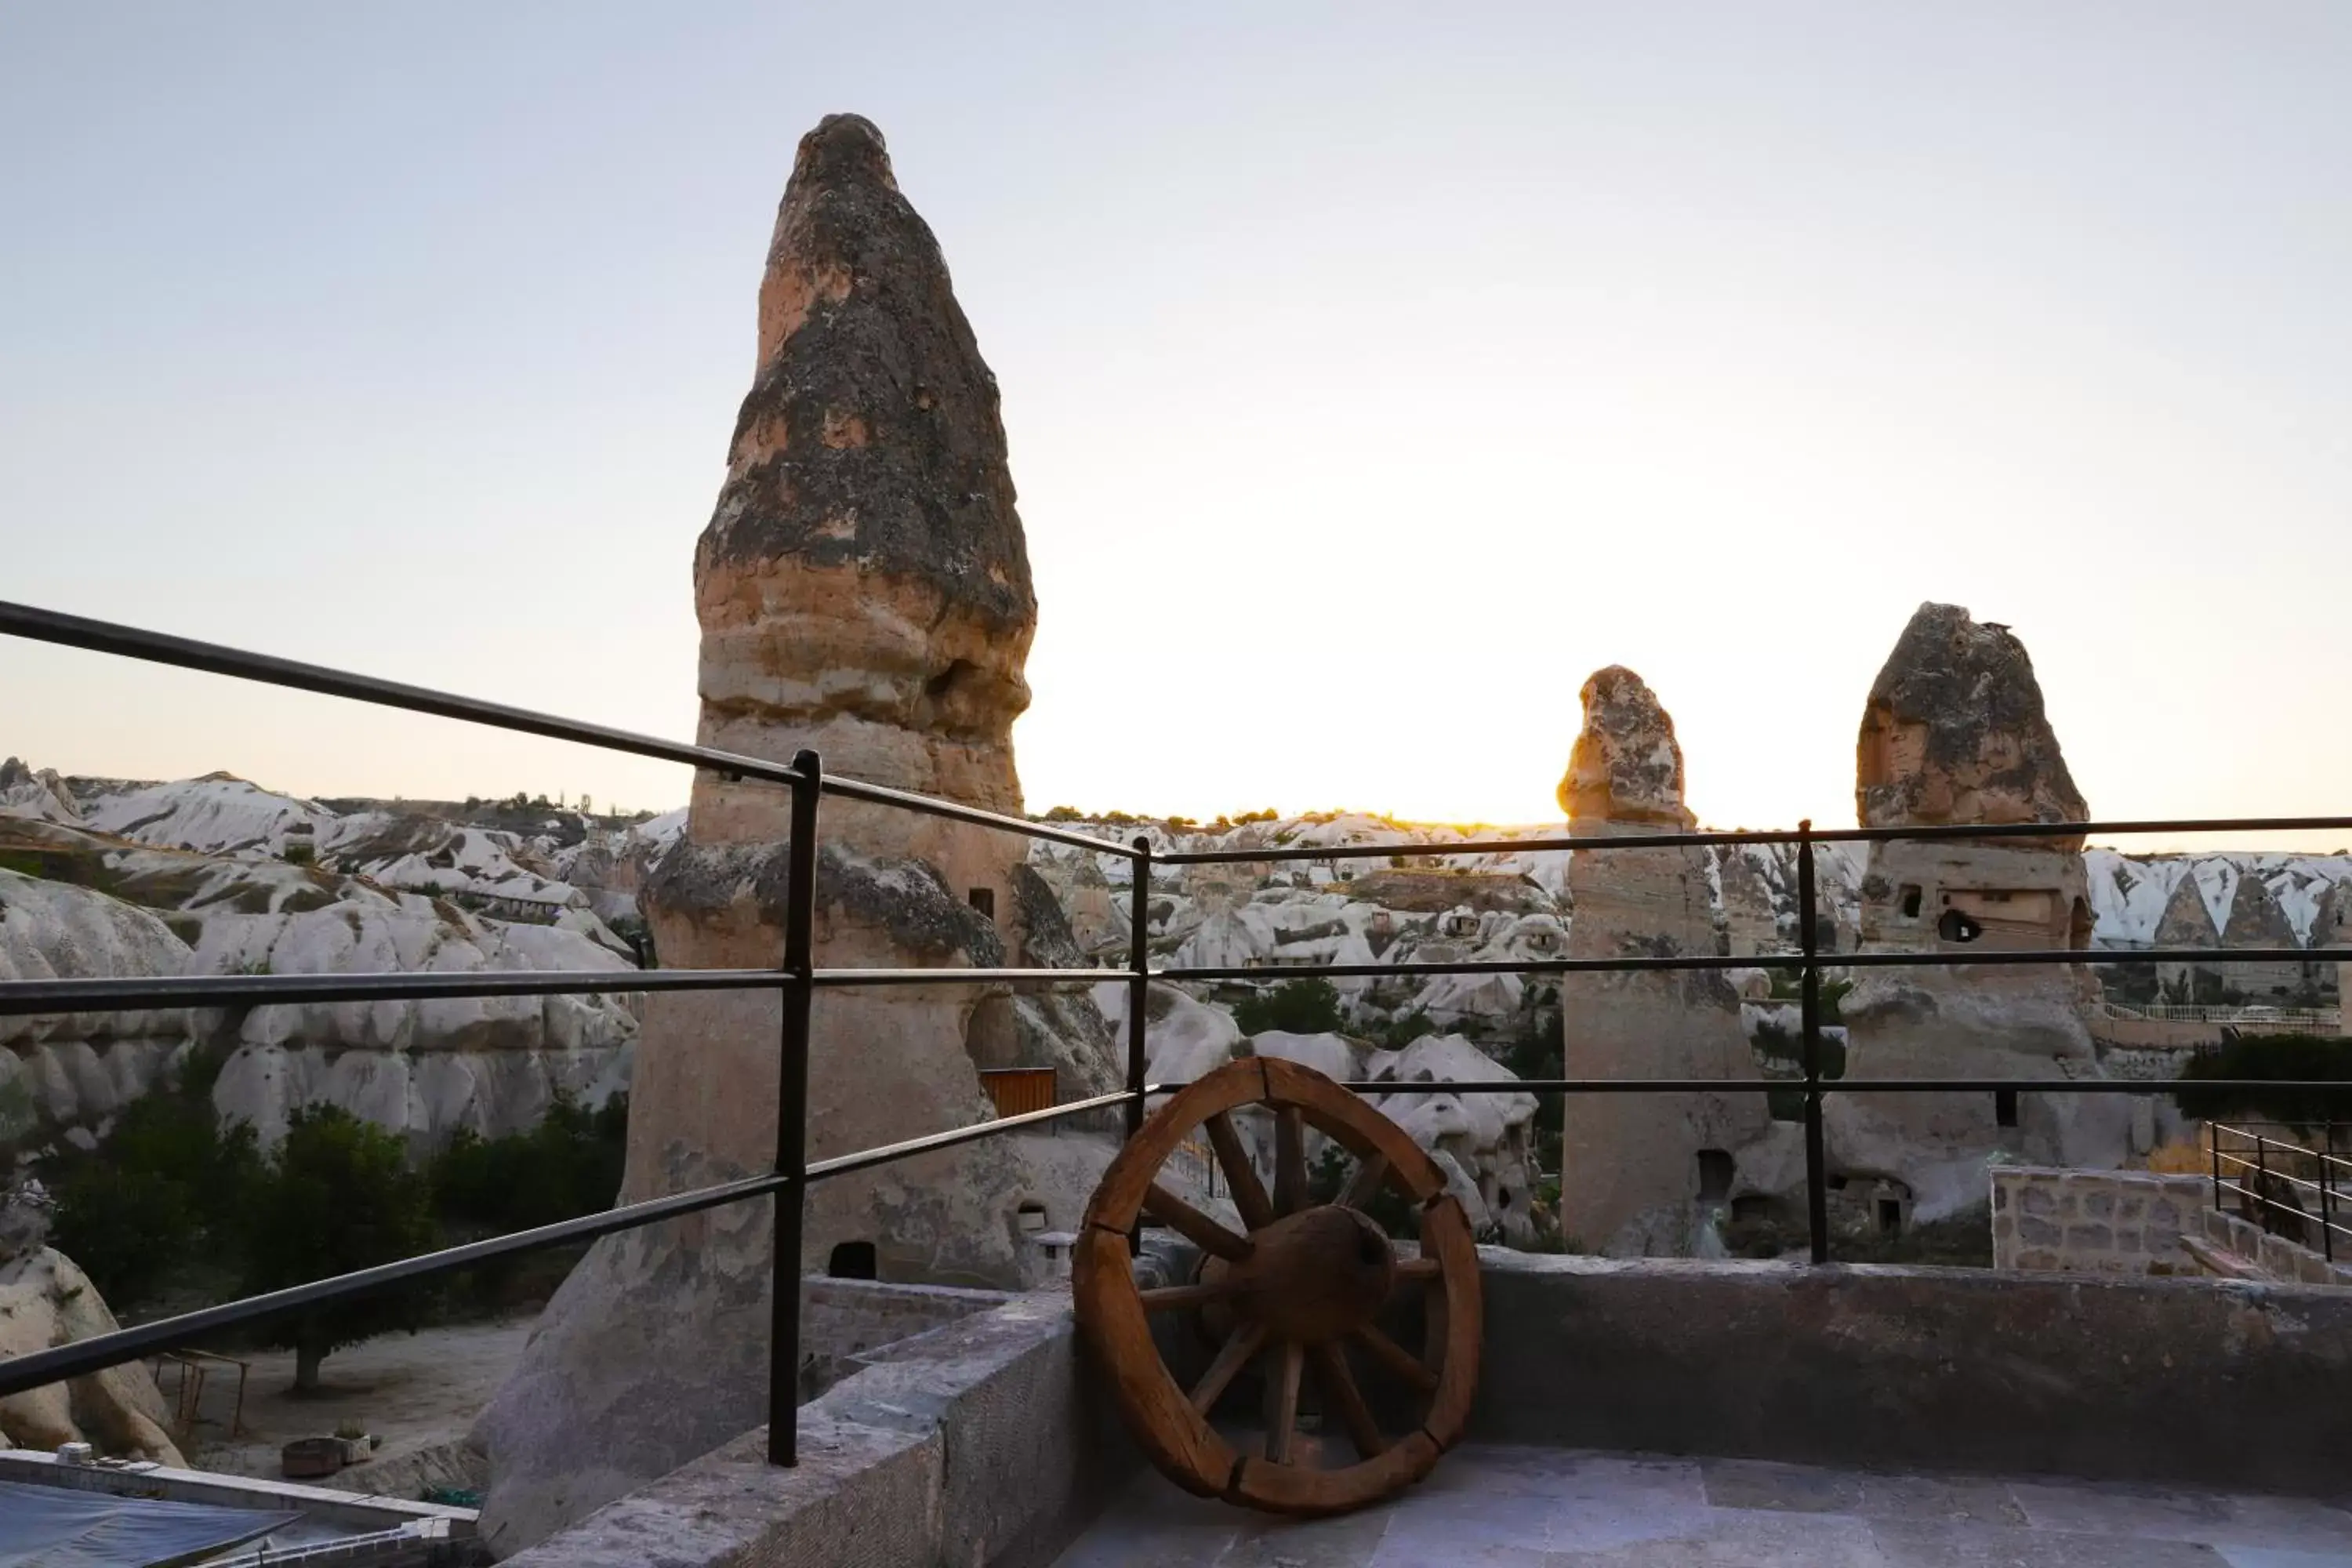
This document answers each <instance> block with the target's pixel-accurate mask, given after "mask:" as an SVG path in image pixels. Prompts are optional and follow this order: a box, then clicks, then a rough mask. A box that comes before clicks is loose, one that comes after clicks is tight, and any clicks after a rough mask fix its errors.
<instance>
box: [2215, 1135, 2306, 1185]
mask: <svg viewBox="0 0 2352 1568" xmlns="http://www.w3.org/2000/svg"><path fill="white" fill-rule="evenodd" d="M2278 1152H2279V1153H2281V1154H2290V1153H2308V1152H2309V1151H2307V1150H2293V1149H2287V1148H2284V1147H2283V1146H2282V1147H2280V1148H2279V1149H2278ZM2213 1159H2214V1162H2215V1163H2217V1164H2218V1163H2221V1162H2222V1161H2224V1160H2226V1161H2228V1162H2229V1163H2231V1164H2232V1165H2235V1166H2237V1167H2238V1169H2240V1170H2242V1171H2259V1172H2261V1173H2263V1174H2264V1175H2267V1176H2276V1177H2277V1178H2278V1179H2279V1180H2281V1181H2283V1182H2290V1183H2293V1184H2294V1185H2296V1186H2298V1187H2309V1188H2310V1189H2311V1190H2312V1191H2313V1192H2319V1191H2322V1190H2323V1189H2324V1190H2326V1192H2328V1193H2331V1194H2332V1193H2334V1192H2335V1191H2336V1187H2335V1184H2333V1183H2323V1182H2318V1181H2315V1180H2314V1179H2312V1178H2311V1177H2309V1176H2295V1175H2290V1174H2288V1173H2286V1172H2284V1171H2283V1170H2281V1169H2279V1168H2278V1167H2277V1166H2275V1165H2272V1164H2268V1163H2264V1162H2263V1161H2261V1160H2249V1159H2246V1158H2245V1157H2244V1156H2243V1155H2242V1154H2240V1153H2238V1152H2235V1151H2233V1150H2229V1149H2216V1150H2214V1151H2213Z"/></svg>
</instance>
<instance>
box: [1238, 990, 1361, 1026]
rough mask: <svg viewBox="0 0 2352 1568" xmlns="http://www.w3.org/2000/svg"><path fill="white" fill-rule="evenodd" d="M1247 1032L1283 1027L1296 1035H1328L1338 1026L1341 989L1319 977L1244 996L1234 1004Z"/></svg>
mask: <svg viewBox="0 0 2352 1568" xmlns="http://www.w3.org/2000/svg"><path fill="white" fill-rule="evenodd" d="M1234 1023H1236V1024H1238V1025H1240V1026H1241V1031H1242V1033H1243V1034H1244V1035H1262V1034H1264V1033H1265V1032H1266V1031H1267V1030H1268V1029H1284V1030H1287V1031H1288V1032H1289V1033H1291V1034H1294V1035H1327V1034H1332V1033H1335V1032H1337V1031H1338V1029H1339V988H1338V987H1336V986H1334V985H1333V984H1331V983H1330V982H1329V981H1328V980H1323V979H1319V978H1312V977H1310V978H1306V979H1300V980H1286V981H1284V982H1283V983H1282V984H1279V985H1277V986H1276V987H1275V988H1274V989H1273V990H1271V991H1260V992H1256V993H1255V994H1251V995H1248V996H1244V997H1243V998H1242V999H1241V1001H1240V1002H1239V1003H1237V1004H1236V1005H1234Z"/></svg>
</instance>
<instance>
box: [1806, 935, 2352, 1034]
mask: <svg viewBox="0 0 2352 1568" xmlns="http://www.w3.org/2000/svg"><path fill="white" fill-rule="evenodd" d="M2346 962H2352V947H2150V948H2142V949H2140V950H2138V951H2137V952H2132V951H2128V950H2126V949H2124V948H2116V947H2084V948H2068V947H2034V948H2026V947H2011V948H2001V947H1989V948H1985V949H1983V950H1982V951H1977V950H1974V949H1961V948H1951V947H1941V948H1935V949H1932V950H1923V951H1920V952H1842V953H1839V954H1837V955H1836V956H1835V957H1831V956H1829V955H1827V954H1824V955H1823V957H1822V967H1823V968H1825V969H1901V968H1904V967H1906V966H1919V965H1925V966H1931V967H1932V966H1936V965H1942V964H1956V965H1966V964H1980V963H1982V964H1990V963H2346ZM2255 1021H2256V1022H2260V1021H2261V1020H2259V1019H2258V1020H2255Z"/></svg>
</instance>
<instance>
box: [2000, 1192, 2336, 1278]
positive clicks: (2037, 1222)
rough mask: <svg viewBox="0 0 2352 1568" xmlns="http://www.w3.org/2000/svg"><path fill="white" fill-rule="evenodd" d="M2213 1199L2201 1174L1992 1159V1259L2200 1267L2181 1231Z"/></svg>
mask: <svg viewBox="0 0 2352 1568" xmlns="http://www.w3.org/2000/svg"><path fill="white" fill-rule="evenodd" d="M2212 1201H2213V1198H2212V1184H2210V1182H2208V1181H2207V1180H2206V1179H2205V1178H2204V1177H2202V1176H2183V1175H2166V1174H2162V1173H2158V1172H2154V1171H2072V1170H2058V1169H2053V1168H2052V1167H2049V1166H2042V1165H2004V1166H1996V1167H1995V1168H1994V1170H1993V1173H1992V1262H1993V1267H1994V1268H2026V1269H2057V1270H2062V1271H2072V1272H2079V1273H2095V1274H2197V1273H2199V1272H2200V1269H2199V1268H2198V1266H2197V1263H2196V1260H2195V1259H2193V1258H2190V1257H2189V1254H2188V1253H2187V1252H2185V1251H2184V1250H2182V1248H2181V1246H2180V1238H2181V1236H2182V1235H2183V1234H2184V1233H2186V1234H2188V1235H2191V1236H2196V1235H2200V1234H2202V1226H2203V1225H2204V1220H2203V1217H2202V1215H2203V1211H2204V1210H2206V1209H2208V1208H2210V1207H2211V1206H2212ZM2290 1278H2292V1276H2290Z"/></svg>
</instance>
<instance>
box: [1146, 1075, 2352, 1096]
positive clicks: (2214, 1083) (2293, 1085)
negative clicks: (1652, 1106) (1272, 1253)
mask: <svg viewBox="0 0 2352 1568" xmlns="http://www.w3.org/2000/svg"><path fill="white" fill-rule="evenodd" d="M1191 1087H1192V1085H1190V1084H1188V1083H1155V1084H1153V1085H1152V1086H1151V1087H1150V1090H1149V1091H1148V1092H1150V1093H1151V1094H1154V1095H1160V1094H1173V1093H1175V1092H1176V1091H1177V1090H1178V1089H1190V1088H1191ZM1804 1087H1805V1080H1804V1079H1801V1078H1514V1079H1454V1080H1448V1079H1428V1080H1414V1081H1412V1082H1398V1081H1394V1080H1391V1079H1346V1080H1344V1081H1341V1082H1340V1083H1339V1088H1341V1089H1351V1090H1353V1091H1354V1092H1356V1093H1358V1094H1518V1093H1526V1094H1778V1093H1780V1092H1781V1091H1782V1090H1785V1089H1803V1088H1804ZM1821 1088H1822V1093H1824V1094H1990V1093H1992V1092H1994V1091H1996V1090H2000V1089H2013V1090H2015V1091H2016V1092H2018V1093H2021V1094H2171V1093H2173V1092H2175V1091H2176V1090H2179V1089H2226V1090H2232V1091H2237V1090H2250V1089H2289V1090H2315V1091H2317V1092H2320V1093H2323V1094H2332V1093H2341V1094H2345V1095H2347V1096H2352V1079H2268V1078H2263V1079H2253V1078H2246V1079H2240V1078H2231V1079H2186V1078H2156V1079H2147V1078H2136V1079H2119V1078H2118V1079H2110V1078H2094V1079H2074V1078H2064V1079H2060V1078H1839V1079H1822V1083H1821Z"/></svg>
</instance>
